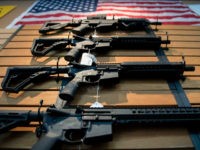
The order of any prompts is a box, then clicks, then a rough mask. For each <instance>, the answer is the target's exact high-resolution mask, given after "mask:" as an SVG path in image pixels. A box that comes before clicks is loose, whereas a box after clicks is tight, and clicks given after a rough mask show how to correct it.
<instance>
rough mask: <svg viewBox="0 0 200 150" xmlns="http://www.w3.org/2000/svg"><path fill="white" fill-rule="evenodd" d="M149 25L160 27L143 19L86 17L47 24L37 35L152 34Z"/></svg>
mask: <svg viewBox="0 0 200 150" xmlns="http://www.w3.org/2000/svg"><path fill="white" fill-rule="evenodd" d="M149 25H156V26H157V25H161V23H160V22H158V21H157V22H150V21H149V20H147V19H144V18H120V19H114V17H113V19H106V15H97V16H92V17H87V19H83V20H72V21H71V22H67V23H57V22H47V23H45V24H44V25H43V26H42V27H41V28H40V29H39V33H41V34H48V33H52V32H53V33H54V32H60V31H63V30H65V29H66V28H67V29H68V30H70V31H72V32H73V33H74V34H76V35H85V34H86V33H89V32H92V31H94V30H96V31H97V32H101V33H102V32H103V33H104V32H110V31H114V30H123V31H129V32H130V31H141V30H143V31H146V32H147V33H151V34H153V30H152V29H151V27H150V26H149Z"/></svg>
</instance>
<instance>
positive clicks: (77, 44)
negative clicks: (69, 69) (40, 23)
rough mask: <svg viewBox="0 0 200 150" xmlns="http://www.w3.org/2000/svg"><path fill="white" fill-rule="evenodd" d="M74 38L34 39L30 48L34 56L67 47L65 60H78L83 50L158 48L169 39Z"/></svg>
mask: <svg viewBox="0 0 200 150" xmlns="http://www.w3.org/2000/svg"><path fill="white" fill-rule="evenodd" d="M73 37H74V38H72V39H70V38H66V39H65V38H63V39H41V38H40V39H35V40H34V42H33V45H32V48H31V52H32V54H33V55H34V56H44V55H46V54H47V53H49V52H50V51H53V50H63V49H67V50H68V52H67V54H66V56H65V59H66V60H67V61H74V60H78V59H79V57H80V56H81V54H82V53H83V52H88V51H90V52H96V53H105V52H108V51H109V50H110V49H120V48H121V49H146V50H158V49H159V48H160V46H161V44H166V45H167V44H169V43H170V41H169V40H168V39H167V40H162V39H161V37H159V36H154V37H152V36H127V37H109V38H105V37H103V38H97V37H90V38H84V37H81V36H73Z"/></svg>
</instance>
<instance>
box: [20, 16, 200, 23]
mask: <svg viewBox="0 0 200 150" xmlns="http://www.w3.org/2000/svg"><path fill="white" fill-rule="evenodd" d="M125 17H126V18H127V16H126V15H124V16H123V15H122V16H120V17H118V16H115V18H116V19H117V18H125ZM107 18H108V19H112V16H108V17H107ZM71 19H72V17H69V16H62V17H48V18H26V19H22V20H21V21H23V22H29V21H51V20H63V21H65V20H71ZM76 19H85V17H78V18H76ZM149 20H151V21H157V19H156V18H155V19H149ZM159 21H161V22H174V21H177V22H179V21H180V22H189V21H194V22H195V21H197V22H198V21H199V22H200V19H198V18H185V17H174V18H172V19H159Z"/></svg>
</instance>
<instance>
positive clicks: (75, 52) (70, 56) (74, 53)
mask: <svg viewBox="0 0 200 150" xmlns="http://www.w3.org/2000/svg"><path fill="white" fill-rule="evenodd" d="M80 54H81V52H80V49H78V48H72V49H71V50H70V51H69V52H68V53H67V55H66V56H65V60H67V61H69V62H71V61H74V60H77V59H78V58H79V56H80Z"/></svg>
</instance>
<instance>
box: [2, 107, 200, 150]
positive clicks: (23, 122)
mask: <svg viewBox="0 0 200 150" xmlns="http://www.w3.org/2000/svg"><path fill="white" fill-rule="evenodd" d="M32 121H39V126H38V127H37V128H36V135H37V136H38V137H40V139H39V140H38V141H37V142H36V144H34V145H33V147H32V149H33V150H38V149H40V150H50V149H55V148H59V146H60V145H61V144H60V143H61V142H63V143H65V144H81V143H83V144H88V145H92V144H99V143H102V142H109V141H111V140H112V139H113V128H115V127H116V126H121V125H126V124H127V125H129V126H130V125H131V126H133V127H134V126H136V125H140V126H141V125H143V126H144V125H148V126H149V125H154V126H161V125H165V126H166V125H167V126H174V125H176V126H182V127H199V125H200V107H194V108H192V107H133V108H116V107H115V108H83V107H72V106H68V107H67V108H65V109H57V108H55V107H50V108H48V109H47V111H46V112H40V110H38V112H32V111H19V110H16V111H14V110H6V111H0V133H3V132H6V131H9V130H10V129H12V128H15V127H18V126H29V125H30V122H32ZM115 131H116V130H115Z"/></svg>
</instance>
